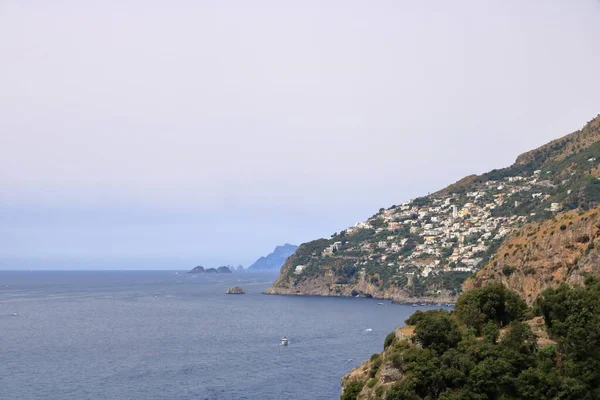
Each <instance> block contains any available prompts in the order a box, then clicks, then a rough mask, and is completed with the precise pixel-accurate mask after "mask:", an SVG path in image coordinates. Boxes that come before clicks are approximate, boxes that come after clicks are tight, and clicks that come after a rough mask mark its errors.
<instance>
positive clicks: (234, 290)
mask: <svg viewBox="0 0 600 400" xmlns="http://www.w3.org/2000/svg"><path fill="white" fill-rule="evenodd" d="M225 294H246V292H244V289H242V288H241V287H239V286H234V287H230V288H229V289H227V291H226V292H225Z"/></svg>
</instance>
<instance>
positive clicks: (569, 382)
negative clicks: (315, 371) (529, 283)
mask: <svg viewBox="0 0 600 400" xmlns="http://www.w3.org/2000/svg"><path fill="white" fill-rule="evenodd" d="M534 314H537V315H536V316H534ZM406 323H407V324H408V325H409V326H406V327H404V328H400V329H398V330H396V331H395V332H392V333H390V334H389V335H388V336H387V337H386V338H385V341H384V343H383V351H382V352H381V353H377V354H373V356H371V358H370V360H368V361H365V362H364V363H362V364H361V365H359V366H358V367H356V368H354V369H353V370H352V371H351V372H350V373H349V374H347V375H346V376H344V377H343V379H342V395H341V400H406V399H410V400H421V399H429V400H434V399H444V400H459V399H524V400H537V399H589V400H592V399H598V398H600V389H599V387H600V386H599V385H598V382H600V368H599V367H600V350H599V349H600V281H598V280H596V279H588V280H587V281H586V282H585V286H576V287H569V286H568V285H561V286H560V287H558V288H556V289H550V290H548V291H545V292H544V293H543V294H542V295H541V296H540V297H539V299H538V301H537V302H536V305H535V307H534V308H528V307H527V306H526V305H525V303H524V302H523V300H522V299H521V298H520V297H519V296H518V295H517V294H516V293H515V292H512V291H510V290H507V289H506V288H505V287H504V286H502V285H501V284H497V283H496V284H490V285H486V286H484V287H483V288H480V289H473V290H470V291H469V292H467V293H465V294H463V295H461V296H460V298H459V299H458V302H457V304H456V307H455V311H454V312H453V313H448V312H445V311H441V310H429V311H426V312H421V311H417V312H416V313H415V314H413V315H412V316H411V317H410V318H409V319H407V320H406Z"/></svg>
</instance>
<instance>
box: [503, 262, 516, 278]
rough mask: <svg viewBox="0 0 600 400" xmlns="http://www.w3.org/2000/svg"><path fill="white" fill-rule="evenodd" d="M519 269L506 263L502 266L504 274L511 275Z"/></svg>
mask: <svg viewBox="0 0 600 400" xmlns="http://www.w3.org/2000/svg"><path fill="white" fill-rule="evenodd" d="M516 270H517V269H516V268H515V267H511V266H510V265H505V266H504V267H503V268H502V273H503V274H504V276H511V275H512V273H513V272H515V271H516Z"/></svg>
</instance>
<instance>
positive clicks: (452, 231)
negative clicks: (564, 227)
mask: <svg viewBox="0 0 600 400" xmlns="http://www.w3.org/2000/svg"><path fill="white" fill-rule="evenodd" d="M599 160H600V116H599V117H597V118H595V119H593V120H592V121H590V122H588V124H586V126H584V128H582V129H581V130H579V131H576V132H574V133H572V134H570V135H567V136H565V137H563V138H560V139H556V140H554V141H552V142H550V143H548V144H546V145H544V146H541V147H540V148H538V149H535V150H532V151H530V152H527V153H525V154H522V155H521V156H519V157H518V158H517V161H516V162H515V163H514V164H513V165H512V166H510V167H507V168H503V169H498V170H493V171H490V172H488V173H486V174H483V175H472V176H468V177H466V178H464V179H462V180H461V181H459V182H457V183H455V184H453V185H450V186H448V187H447V188H445V189H443V190H441V191H439V192H437V193H433V194H431V195H428V196H425V197H420V198H417V199H414V200H411V201H408V202H406V203H403V204H400V205H396V206H392V207H390V208H387V209H384V208H382V209H380V210H379V212H378V213H376V214H375V215H373V216H372V217H371V218H368V219H367V220H366V221H364V222H359V223H357V224H355V225H354V226H351V227H349V228H347V229H345V230H343V231H341V232H339V233H337V232H336V233H335V234H333V235H332V236H331V237H330V238H327V239H317V240H314V241H311V242H308V243H304V244H303V245H301V246H300V247H299V248H298V250H297V251H296V252H295V253H294V254H293V255H292V256H291V257H290V258H288V260H287V261H286V263H285V264H284V266H283V268H282V270H281V274H280V276H279V278H278V279H277V281H276V282H275V283H274V284H273V286H272V287H271V288H269V289H268V290H267V293H273V294H277V293H279V294H313V295H332V296H350V295H351V296H356V295H361V296H362V295H364V296H367V297H368V296H373V297H383V298H392V299H395V300H397V301H414V300H415V299H420V298H425V297H438V298H440V299H442V298H443V299H449V300H451V299H453V298H454V297H456V296H457V295H458V294H459V293H460V291H461V290H462V284H463V282H464V281H465V280H466V279H467V278H468V277H469V276H471V275H472V274H473V273H474V272H476V271H478V270H479V269H481V268H482V267H484V266H485V265H486V263H487V262H488V261H489V260H490V259H491V257H492V256H493V255H494V253H495V252H496V251H497V249H498V248H499V247H500V245H501V244H502V242H503V241H504V239H505V238H507V237H508V236H509V235H511V234H512V233H513V232H515V231H516V230H517V229H518V228H520V227H522V226H523V225H524V224H526V223H528V222H539V221H544V220H548V219H552V218H554V216H555V215H556V214H557V213H559V212H561V211H568V210H582V211H583V210H589V209H590V208H593V207H596V206H597V205H598V203H599V201H600V179H599V178H600V161H599ZM516 234H517V235H518V233H516Z"/></svg>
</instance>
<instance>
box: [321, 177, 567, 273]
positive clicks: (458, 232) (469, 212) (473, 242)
mask: <svg viewBox="0 0 600 400" xmlns="http://www.w3.org/2000/svg"><path fill="white" fill-rule="evenodd" d="M541 173H542V171H541V170H536V171H535V172H534V173H533V174H532V175H531V176H527V177H523V176H515V177H507V178H506V179H505V180H504V181H488V182H486V183H485V184H484V185H482V186H481V187H480V188H479V190H477V191H473V192H468V193H465V194H464V195H459V194H453V195H450V196H445V197H442V198H433V199H428V198H421V199H417V200H416V201H409V202H406V203H403V204H401V205H399V206H395V207H392V208H389V209H387V210H383V211H381V212H380V213H378V214H377V215H376V216H374V217H372V218H370V219H369V220H367V221H366V222H359V223H357V224H356V225H354V226H353V227H350V228H348V229H346V230H345V231H344V232H342V236H346V237H351V236H352V235H355V234H359V233H360V231H361V230H369V229H373V230H374V232H375V234H376V237H377V238H378V239H377V240H372V241H369V242H366V243H362V244H361V245H360V246H359V247H354V246H352V241H351V240H349V241H346V242H345V243H348V245H346V246H344V245H343V244H342V243H344V242H341V241H337V242H335V243H334V244H333V245H331V246H330V247H328V248H326V249H325V250H324V252H323V255H333V254H334V253H337V254H339V255H343V254H344V252H345V251H349V252H355V251H360V252H364V257H363V259H364V260H363V263H367V260H373V259H380V260H381V261H387V260H388V259H389V260H390V262H389V263H388V264H387V266H389V267H396V268H397V271H398V273H403V274H405V275H409V276H423V277H427V276H428V275H429V274H431V273H434V274H435V273H437V272H439V271H460V272H473V271H474V270H475V269H477V267H478V266H479V265H480V264H481V262H482V261H483V260H484V258H485V257H486V256H488V255H489V254H488V253H489V250H490V249H492V248H495V247H496V246H495V245H496V243H498V242H499V241H500V240H501V239H503V238H504V237H505V236H506V235H508V234H509V233H511V232H512V230H513V229H515V228H516V227H519V226H521V225H522V224H524V223H525V222H527V219H528V217H529V218H531V217H534V216H535V213H532V215H529V216H527V215H518V214H517V213H515V214H513V215H511V216H504V215H502V214H505V213H504V212H495V211H496V210H500V209H506V208H507V207H506V206H507V205H508V207H511V206H512V208H514V209H515V210H517V209H518V208H519V205H520V203H521V201H522V199H523V197H530V199H531V200H532V201H537V202H539V203H541V204H543V203H544V202H547V200H548V199H549V198H550V197H551V195H550V194H548V193H546V192H547V189H549V188H554V185H553V184H552V183H551V182H550V181H544V180H542V179H541V177H540V175H541ZM562 208H563V206H562V204H561V203H548V204H547V207H546V211H548V212H551V213H556V212H559V211H561V210H562ZM396 255H397V256H396Z"/></svg>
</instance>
